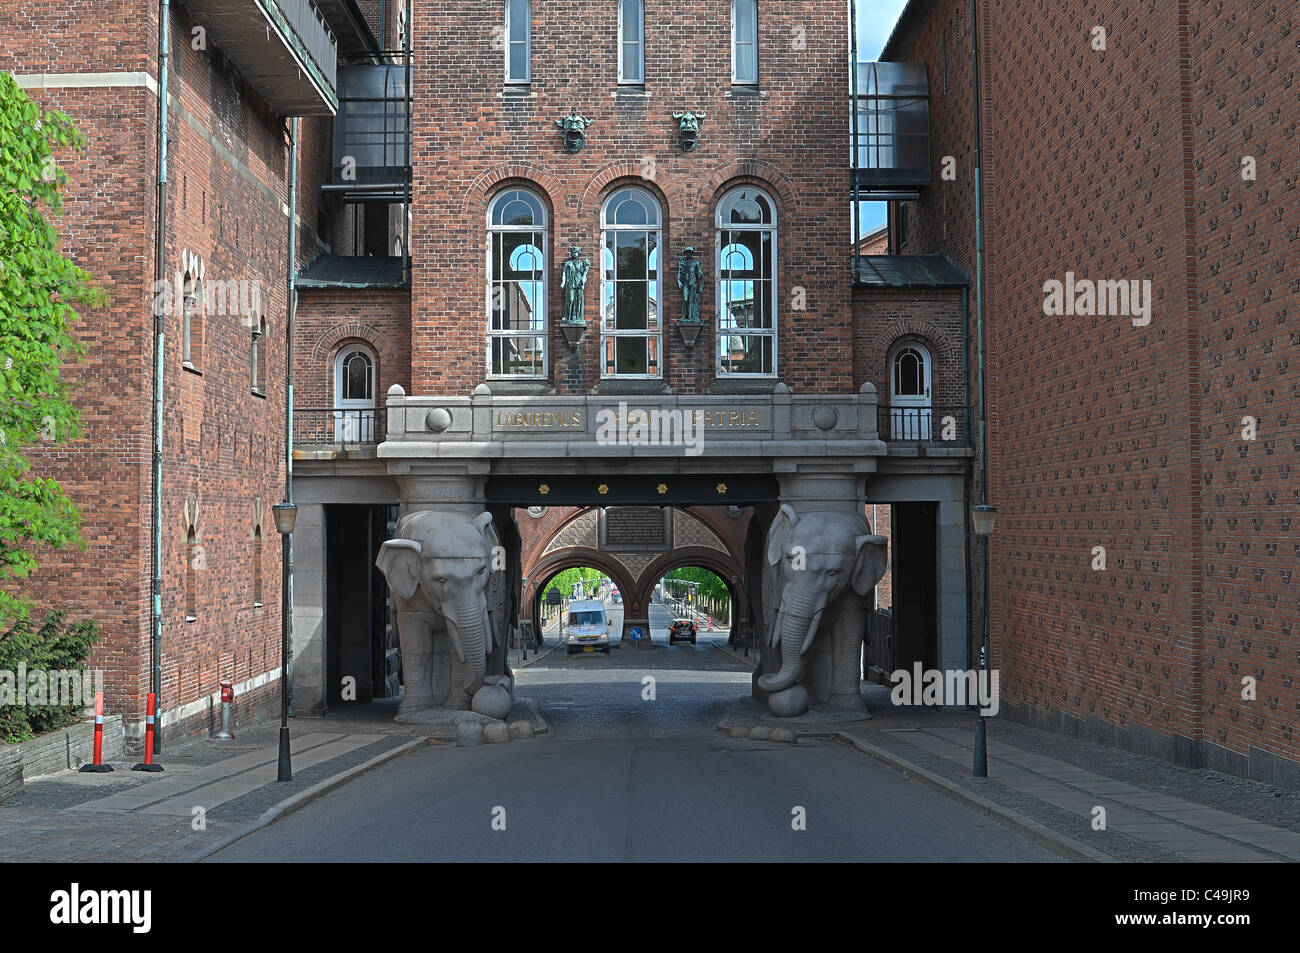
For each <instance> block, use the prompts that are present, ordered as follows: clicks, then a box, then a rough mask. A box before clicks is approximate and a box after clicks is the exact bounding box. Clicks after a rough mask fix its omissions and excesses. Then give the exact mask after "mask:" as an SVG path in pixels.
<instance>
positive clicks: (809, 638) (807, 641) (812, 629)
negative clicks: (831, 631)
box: [799, 606, 826, 655]
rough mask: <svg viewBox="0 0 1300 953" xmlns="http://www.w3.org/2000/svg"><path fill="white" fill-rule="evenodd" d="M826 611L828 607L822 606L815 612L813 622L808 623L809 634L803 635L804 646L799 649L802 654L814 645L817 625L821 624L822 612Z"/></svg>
mask: <svg viewBox="0 0 1300 953" xmlns="http://www.w3.org/2000/svg"><path fill="white" fill-rule="evenodd" d="M825 611H826V607H825V606H822V608H820V609H818V610H817V611H816V612H815V613H814V614H813V617H812V622H810V623H808V634H807V635H805V636H804V637H803V648H801V649H800V650H799V654H800V655H806V654H807V652H808V649H810V648H811V647H812V644H813V638H814V637H815V636H816V635H817V627H818V626H819V625H821V621H822V613H823V612H825Z"/></svg>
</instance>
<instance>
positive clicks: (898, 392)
mask: <svg viewBox="0 0 1300 953" xmlns="http://www.w3.org/2000/svg"><path fill="white" fill-rule="evenodd" d="M930 368H931V363H930V352H929V350H927V349H926V348H925V346H924V345H922V344H919V343H917V342H915V341H908V342H906V343H904V344H902V345H900V346H899V347H898V348H896V349H895V351H894V356H893V358H892V359H891V360H890V362H889V430H890V437H891V438H892V439H894V440H929V439H930V424H931V416H932V414H933V413H934V411H933V410H932V409H931V407H930V391H931V386H932V384H933V382H932V381H931V379H930V374H931V371H930Z"/></svg>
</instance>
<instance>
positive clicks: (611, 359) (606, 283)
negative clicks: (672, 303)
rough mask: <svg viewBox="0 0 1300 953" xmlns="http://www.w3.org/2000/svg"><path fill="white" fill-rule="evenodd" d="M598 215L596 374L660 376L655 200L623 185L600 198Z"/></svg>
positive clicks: (660, 221)
mask: <svg viewBox="0 0 1300 953" xmlns="http://www.w3.org/2000/svg"><path fill="white" fill-rule="evenodd" d="M600 219H601V229H602V232H601V269H600V274H601V282H600V346H601V354H602V355H603V361H602V365H601V376H602V377H643V378H655V377H661V376H662V370H661V367H660V363H659V349H660V343H661V338H662V332H661V330H660V321H659V301H660V298H659V257H660V239H661V232H662V228H663V219H662V215H661V213H660V210H659V203H658V202H657V201H656V200H655V197H654V196H653V195H651V194H650V193H649V192H647V191H646V190H645V189H641V188H636V187H635V186H629V187H627V188H622V189H619V190H618V191H617V192H615V193H614V194H613V195H611V196H610V197H609V198H608V199H606V200H605V205H604V207H603V208H602V209H601V213H600Z"/></svg>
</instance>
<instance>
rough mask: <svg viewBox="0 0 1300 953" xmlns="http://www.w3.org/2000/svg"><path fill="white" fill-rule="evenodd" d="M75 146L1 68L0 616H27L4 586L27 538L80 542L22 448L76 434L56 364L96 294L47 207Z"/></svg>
mask: <svg viewBox="0 0 1300 953" xmlns="http://www.w3.org/2000/svg"><path fill="white" fill-rule="evenodd" d="M84 146H85V140H84V138H83V137H82V135H81V133H80V132H78V131H77V127H76V125H75V124H74V123H73V121H72V119H71V118H69V117H68V116H67V115H66V114H65V113H62V112H59V111H58V110H42V109H41V108H40V107H38V106H37V105H36V103H34V102H32V100H31V98H30V97H29V96H28V95H27V94H26V93H25V92H23V90H21V89H20V88H19V87H18V84H17V83H16V82H15V81H14V78H13V77H12V76H10V75H9V74H8V73H3V72H0V621H11V620H14V619H26V618H27V617H28V614H29V612H30V605H29V603H28V601H27V600H25V599H21V598H19V597H17V596H15V595H13V594H11V593H9V592H6V591H5V589H4V585H5V583H6V581H7V580H11V579H22V578H25V577H27V576H30V575H31V573H32V571H33V570H34V569H35V568H36V565H37V563H36V557H35V555H34V554H33V552H32V548H33V546H34V545H42V544H43V545H46V546H52V547H62V546H67V545H69V544H73V543H76V544H79V545H80V546H82V547H83V548H84V546H85V543H84V541H83V540H82V539H81V537H80V535H79V531H80V526H81V519H80V517H79V516H78V514H77V511H76V508H75V507H74V506H73V505H72V501H71V500H69V499H68V498H67V496H66V495H65V494H64V492H63V489H62V488H61V487H60V486H59V485H58V483H56V482H55V481H54V480H51V479H48V478H44V479H33V478H31V477H29V476H28V470H29V469H30V466H31V462H30V460H29V459H28V458H27V456H26V455H25V453H24V449H25V448H31V447H33V446H37V445H41V446H51V445H54V444H59V443H64V442H66V441H68V440H71V439H73V438H74V437H78V436H80V433H81V431H80V427H79V424H78V415H77V409H76V407H74V406H73V404H72V401H71V400H70V398H69V395H68V384H67V382H66V381H65V380H63V379H62V378H60V376H59V368H60V365H61V364H62V363H64V362H67V361H71V360H74V359H76V358H77V357H78V356H79V355H80V354H81V353H82V347H81V345H80V343H79V342H78V341H77V340H76V339H75V338H74V337H73V336H72V333H71V330H70V328H71V326H72V325H73V324H74V323H75V322H76V321H77V320H78V319H79V318H80V315H79V314H78V312H77V310H76V308H77V307H78V306H80V307H92V308H93V307H98V306H100V305H101V304H103V302H104V300H105V295H104V294H103V292H102V291H101V290H99V289H98V288H96V287H94V286H93V285H92V279H91V277H90V275H88V274H86V272H84V271H82V270H81V269H80V268H78V267H77V266H76V265H75V264H74V263H73V262H72V261H71V260H70V259H68V258H65V257H64V256H63V254H62V253H61V252H60V251H59V247H58V235H57V233H56V232H55V230H54V228H53V226H52V225H51V224H50V222H49V219H48V217H47V216H57V215H58V214H59V213H60V211H61V209H62V206H63V200H62V196H61V195H60V191H59V190H60V188H61V187H62V185H63V183H64V182H65V181H66V176H65V175H64V174H63V172H62V171H60V169H59V167H58V165H57V164H56V163H55V160H54V153H55V151H56V150H58V149H67V148H71V149H75V150H76V151H77V152H80V151H81V150H82V149H83V148H84Z"/></svg>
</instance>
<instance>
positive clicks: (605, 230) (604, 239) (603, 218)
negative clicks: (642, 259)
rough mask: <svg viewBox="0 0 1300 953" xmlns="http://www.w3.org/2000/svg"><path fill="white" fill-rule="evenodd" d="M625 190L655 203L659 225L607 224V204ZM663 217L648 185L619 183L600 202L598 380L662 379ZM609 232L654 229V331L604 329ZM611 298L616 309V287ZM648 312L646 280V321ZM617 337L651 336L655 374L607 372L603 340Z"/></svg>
mask: <svg viewBox="0 0 1300 953" xmlns="http://www.w3.org/2000/svg"><path fill="white" fill-rule="evenodd" d="M628 191H635V192H640V193H641V194H642V195H644V196H645V198H647V199H648V200H649V201H650V202H651V203H652V204H653V205H654V207H655V209H657V210H658V212H659V224H658V225H611V224H608V215H609V207H610V203H611V202H613V201H614V199H615V198H616V197H617V196H620V195H622V194H623V193H624V192H628ZM665 217H666V216H665V215H664V207H663V205H662V204H661V203H660V201H659V199H658V197H657V196H656V195H655V194H654V193H653V192H651V191H650V190H649V189H647V188H645V187H643V186H640V185H621V186H619V187H618V188H616V189H615V190H614V191H613V192H611V193H610V194H609V196H608V197H607V198H606V199H605V201H604V202H602V203H601V205H600V299H599V300H598V301H597V306H596V307H597V312H598V314H599V320H600V356H599V358H598V360H599V361H600V379H601V380H607V381H612V380H620V381H634V380H639V381H657V380H663V376H664V360H665V358H664V300H663V299H664V275H665V272H664V261H665V260H666V259H665V254H666V253H665V250H664V219H665ZM611 232H654V233H655V251H656V252H657V253H658V255H659V259H658V261H659V265H658V268H657V272H658V277H657V278H656V279H655V281H656V283H657V284H658V286H659V299H658V302H657V303H656V321H657V323H658V325H659V326H658V329H657V330H656V331H653V332H651V331H643V330H641V329H639V328H637V329H629V330H626V331H618V330H612V331H611V330H607V329H606V328H605V287H606V285H607V284H608V283H609V282H608V281H607V280H606V278H605V249H606V247H607V245H608V244H609V235H610V233H611ZM649 266H650V261H649V257H648V256H647V258H646V268H647V271H648V269H649ZM614 272H615V275H617V274H618V258H617V256H616V257H615V259H614ZM617 283H618V282H617V278H615V281H614V284H615V286H617ZM614 301H615V308H617V306H618V292H617V290H616V291H615V293H614ZM616 313H617V312H616ZM649 313H650V309H649V283H648V282H647V286H646V316H647V321H648V320H649ZM616 321H617V318H616ZM620 337H642V338H646V339H647V340H648V339H650V338H653V339H654V340H655V342H656V344H655V355H656V363H657V366H658V371H657V373H654V374H619V373H618V372H617V370H615V372H614V373H613V374H609V373H606V369H605V348H606V347H607V345H606V344H605V342H606V340H609V339H617V338H620ZM614 347H615V361H616V364H615V367H616V368H617V349H618V345H617V344H615V346H614ZM649 348H650V345H649V344H647V345H646V366H647V367H649V364H650V355H649Z"/></svg>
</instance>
